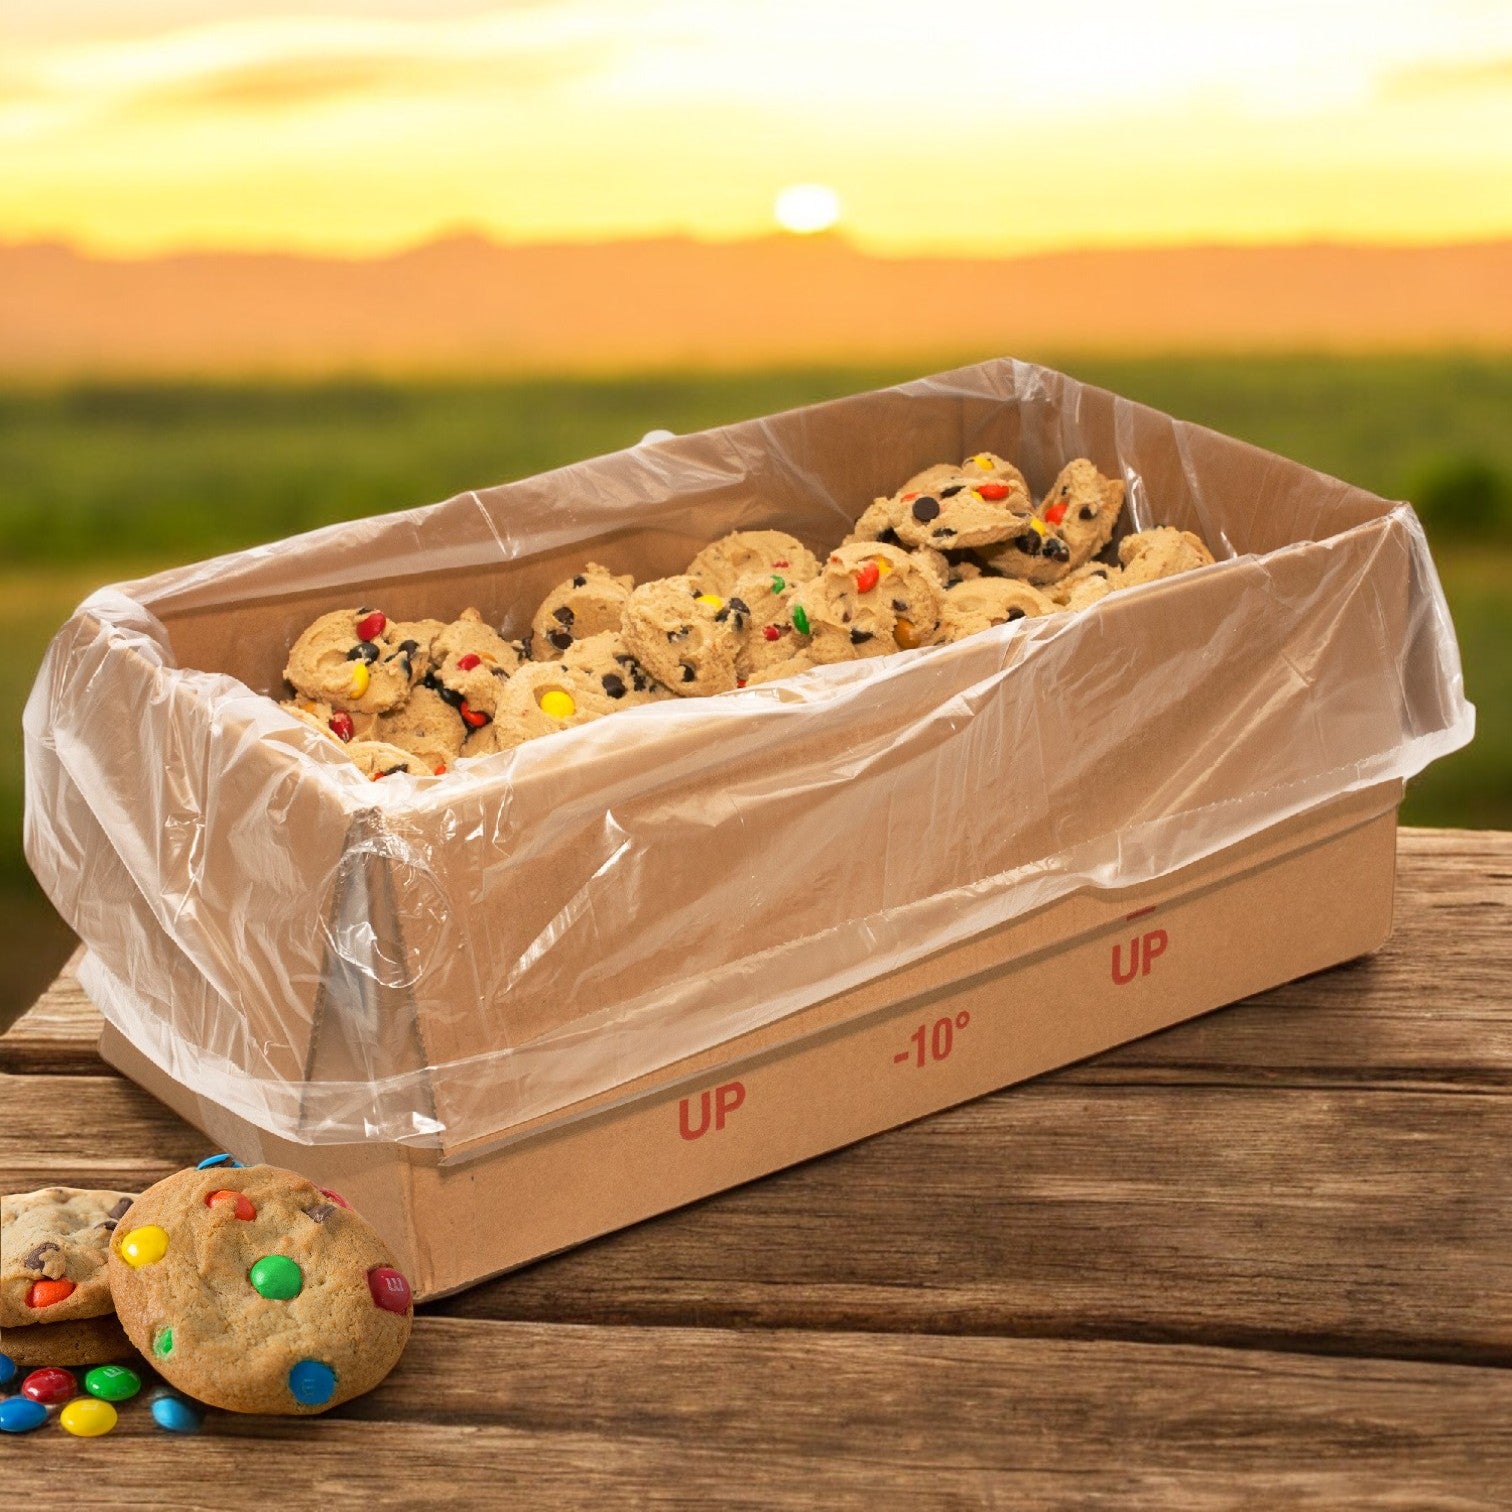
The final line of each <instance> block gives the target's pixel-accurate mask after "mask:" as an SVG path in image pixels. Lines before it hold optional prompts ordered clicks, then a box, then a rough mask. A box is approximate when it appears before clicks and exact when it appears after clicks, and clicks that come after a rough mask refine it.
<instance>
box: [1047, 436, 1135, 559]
mask: <svg viewBox="0 0 1512 1512" xmlns="http://www.w3.org/2000/svg"><path fill="white" fill-rule="evenodd" d="M1123 506H1124V485H1123V479H1122V478H1105V477H1104V476H1103V475H1102V474H1101V473H1100V472H1098V470H1097V468H1096V467H1095V466H1093V464H1092V463H1091V462H1089V461H1088V460H1087V459H1086V458H1085V457H1078V458H1077V459H1076V460H1075V461H1074V462H1068V463H1067V464H1066V465H1065V466H1064V467H1063V468H1062V469H1061V470H1060V476H1059V477H1057V478H1056V480H1055V482H1054V483H1052V484H1051V485H1050V491H1049V493H1047V494H1046V495H1045V497H1044V498H1043V499H1042V500H1041V501H1040V507H1039V510H1038V514H1039V517H1040V518H1041V519H1042V520H1043V521H1044V522H1045V523H1046V524H1047V525H1054V526H1057V527H1058V529H1059V534H1060V538H1061V539H1062V540H1063V541H1065V543H1066V545H1067V546H1068V547H1070V549H1071V570H1072V571H1073V572H1074V571H1075V570H1076V569H1077V568H1078V567H1080V566H1082V565H1083V564H1084V563H1086V562H1090V561H1091V560H1092V558H1093V557H1095V556H1096V555H1097V553H1098V552H1099V551H1101V550H1102V549H1103V547H1104V546H1106V545H1107V544H1108V542H1109V541H1111V540H1112V539H1113V529H1114V527H1115V526H1116V525H1117V524H1118V517H1119V516H1120V515H1121V514H1122V513H1123Z"/></svg>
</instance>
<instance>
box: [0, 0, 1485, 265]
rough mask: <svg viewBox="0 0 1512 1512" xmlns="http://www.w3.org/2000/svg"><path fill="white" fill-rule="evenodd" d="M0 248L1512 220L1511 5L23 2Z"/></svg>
mask: <svg viewBox="0 0 1512 1512" xmlns="http://www.w3.org/2000/svg"><path fill="white" fill-rule="evenodd" d="M6 9H7V11H8V12H9V13H10V14H8V15H7V16H6V17H5V18H4V19H0V240H12V241H15V240H23V239H30V238H38V237H64V238H67V239H69V240H71V241H74V242H77V243H80V244H82V245H85V246H88V247H91V248H95V249H99V250H108V251H117V252H148V251H156V250H161V249H164V248H168V247H179V246H185V245H195V246H257V247H299V248H306V249H326V250H339V251H344V252H367V251H380V250H387V249H390V248H393V247H395V246H400V245H404V244H408V243H412V242H415V241H419V240H422V239H425V238H427V237H430V236H433V235H435V234H437V233H438V232H443V231H446V230H451V229H455V228H458V227H471V228H477V229H480V230H484V231H487V232H489V233H491V234H493V235H496V236H498V237H501V238H504V239H508V240H515V241H540V240H555V239H564V238H565V239H573V240H593V239H603V238H611V237H625V236H645V235H651V234H660V233H665V232H686V233H691V234H693V235H696V236H701V237H707V238H716V239H722V238H735V237H743V236H749V235H755V234H763V233H766V232H768V231H770V230H772V229H773V226H774V222H773V219H772V215H773V209H772V207H773V201H774V197H775V196H776V194H777V193H778V191H779V190H781V189H782V188H783V187H784V186H785V185H789V184H792V183H794V182H805V183H820V184H824V185H828V186H832V187H833V189H834V190H835V191H836V193H837V194H838V196H839V200H840V203H841V207H842V213H841V221H840V228H841V229H842V230H843V231H844V232H845V234H846V235H848V236H849V237H850V238H851V239H853V240H854V241H856V242H857V243H858V244H860V245H861V246H863V247H865V248H867V249H868V250H871V251H876V252H882V253H905V252H967V253H997V252H1016V251H1026V250H1037V249H1044V248H1056V247H1065V246H1075V245H1107V244H1125V245H1126V244H1131V243H1135V244H1137V243H1150V242H1157V243H1158V242H1181V241H1192V240H1201V241H1223V242H1236V241H1238V242H1247V241H1273V240H1281V241H1285V240H1297V239H1311V238H1329V239H1363V240H1385V241H1412V242H1420V241H1455V240H1464V239H1480V238H1488V237H1496V236H1508V235H1512V5H1509V4H1508V3H1506V0H1438V3H1436V4H1418V3H1410V4H1404V3H1400V0H1275V3H1265V4H1260V3H1254V0H1230V3H1214V0H1143V3H1141V4H1138V5H1135V4H1131V3H1129V0H1037V3H1034V4H1020V3H1017V0H1001V3H991V4H989V3H981V0H925V3H918V0H916V3H911V4H897V3H889V0H872V3H867V4H861V3H855V0H616V3H609V0H516V3H513V4H508V5H501V4H500V3H499V0H304V3H299V0H261V3H247V0H241V3H238V0H134V3H132V4H131V5H124V4H120V3H118V0H47V3H46V4H40V5H36V6H22V5H19V4H12V5H10V6H7V7H6Z"/></svg>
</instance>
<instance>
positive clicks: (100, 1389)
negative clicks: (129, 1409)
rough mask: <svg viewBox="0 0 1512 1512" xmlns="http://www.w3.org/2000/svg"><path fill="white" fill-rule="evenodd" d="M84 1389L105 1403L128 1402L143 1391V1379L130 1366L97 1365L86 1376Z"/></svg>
mask: <svg viewBox="0 0 1512 1512" xmlns="http://www.w3.org/2000/svg"><path fill="white" fill-rule="evenodd" d="M84 1389H85V1391H87V1392H88V1393H89V1394H90V1396H93V1397H99V1398H100V1399H101V1400H102V1401H105V1402H126V1401H130V1399H131V1398H132V1397H134V1396H135V1395H136V1394H137V1392H139V1391H140V1390H141V1389H142V1378H141V1376H139V1375H138V1374H137V1373H136V1371H134V1370H133V1369H132V1368H131V1367H130V1366H129V1365H96V1366H95V1368H94V1369H93V1370H91V1371H89V1372H88V1374H86V1375H85V1377H84Z"/></svg>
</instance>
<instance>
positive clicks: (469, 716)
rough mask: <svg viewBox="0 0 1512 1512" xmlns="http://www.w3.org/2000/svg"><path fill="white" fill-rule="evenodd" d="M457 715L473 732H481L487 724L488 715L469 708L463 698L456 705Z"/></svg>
mask: <svg viewBox="0 0 1512 1512" xmlns="http://www.w3.org/2000/svg"><path fill="white" fill-rule="evenodd" d="M457 713H459V714H460V715H461V716H462V718H463V720H464V721H465V722H466V723H467V724H468V725H469V726H470V727H471V728H472V729H474V730H481V729H482V728H483V726H484V725H486V724H487V723H488V715H486V714H485V713H483V711H482V710H481V709H471V708H469V707H468V705H467V700H466V699H465V698H464V699H463V700H462V702H461V703H459V704H458V705H457Z"/></svg>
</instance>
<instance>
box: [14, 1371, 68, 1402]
mask: <svg viewBox="0 0 1512 1512" xmlns="http://www.w3.org/2000/svg"><path fill="white" fill-rule="evenodd" d="M78 1392H79V1383H78V1382H77V1381H76V1380H74V1377H73V1372H72V1371H70V1370H60V1369H59V1368H58V1367H57V1366H56V1365H49V1366H47V1367H46V1368H45V1369H43V1370H34V1371H32V1373H31V1374H30V1375H29V1376H27V1378H26V1379H25V1380H24V1381H22V1383H21V1395H22V1396H24V1397H27V1398H29V1399H30V1400H31V1401H33V1402H41V1404H42V1405H43V1406H44V1407H60V1406H61V1405H62V1404H63V1403H64V1402H66V1401H69V1400H70V1399H71V1398H73V1397H75V1396H77V1395H78Z"/></svg>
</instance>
